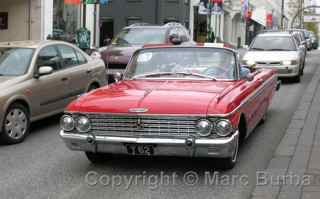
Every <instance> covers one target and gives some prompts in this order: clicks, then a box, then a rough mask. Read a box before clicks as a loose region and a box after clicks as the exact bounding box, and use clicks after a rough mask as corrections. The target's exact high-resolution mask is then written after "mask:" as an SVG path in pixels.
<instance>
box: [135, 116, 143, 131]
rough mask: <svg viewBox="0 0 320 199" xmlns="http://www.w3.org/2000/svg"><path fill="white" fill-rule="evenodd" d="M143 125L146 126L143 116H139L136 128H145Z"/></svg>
mask: <svg viewBox="0 0 320 199" xmlns="http://www.w3.org/2000/svg"><path fill="white" fill-rule="evenodd" d="M143 127H144V124H143V122H142V120H141V118H138V120H137V123H136V128H137V129H143Z"/></svg>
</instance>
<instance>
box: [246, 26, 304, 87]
mask: <svg viewBox="0 0 320 199" xmlns="http://www.w3.org/2000/svg"><path fill="white" fill-rule="evenodd" d="M243 62H244V64H247V65H250V66H253V67H255V68H273V69H276V70H277V71H278V76H279V77H289V78H293V79H294V80H295V81H296V82H299V81H300V77H301V76H302V75H303V70H304V63H305V58H304V47H301V46H299V44H298V43H297V42H296V40H295V39H294V38H293V35H292V34H290V33H288V32H270V33H262V34H258V35H257V36H256V38H255V39H254V40H253V41H252V43H251V45H250V47H249V49H248V51H247V53H246V54H245V55H244V57H243Z"/></svg>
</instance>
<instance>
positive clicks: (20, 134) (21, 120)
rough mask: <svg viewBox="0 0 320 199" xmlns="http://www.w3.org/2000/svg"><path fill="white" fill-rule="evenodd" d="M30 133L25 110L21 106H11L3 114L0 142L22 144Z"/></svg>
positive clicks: (27, 113)
mask: <svg viewBox="0 0 320 199" xmlns="http://www.w3.org/2000/svg"><path fill="white" fill-rule="evenodd" d="M29 131H30V119H29V112H28V110H27V108H26V107H25V106H23V105H21V104H13V105H11V106H10V107H9V108H8V111H7V112H6V114H5V117H4V120H3V124H2V132H1V133H0V142H2V143H5V144H18V143H21V142H23V140H24V139H25V138H26V136H27V135H28V133H29Z"/></svg>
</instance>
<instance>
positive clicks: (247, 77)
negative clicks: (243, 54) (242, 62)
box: [245, 73, 254, 82]
mask: <svg viewBox="0 0 320 199" xmlns="http://www.w3.org/2000/svg"><path fill="white" fill-rule="evenodd" d="M245 79H246V80H247V81H249V82H251V81H252V80H253V79H254V74H252V73H249V74H248V75H247V76H246V77H245Z"/></svg>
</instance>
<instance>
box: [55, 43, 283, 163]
mask: <svg viewBox="0 0 320 199" xmlns="http://www.w3.org/2000/svg"><path fill="white" fill-rule="evenodd" d="M211 46H212V45H210V44H209V45H207V44H205V45H203V46H201V45H198V46H180V47H178V46H169V45H168V46H163V45H162V46H148V47H146V48H143V49H140V50H137V51H136V52H135V53H134V55H133V57H132V59H131V61H130V63H129V64H128V67H127V69H126V72H125V73H124V75H123V78H122V79H121V80H120V81H119V82H117V83H114V84H112V85H110V86H108V87H103V88H100V89H97V90H95V91H93V92H91V93H89V94H86V95H84V96H82V97H80V98H79V99H77V100H76V101H73V102H72V103H71V104H70V105H69V106H68V107H67V109H66V111H65V115H64V116H63V117H62V118H61V128H62V130H61V131H60V136H61V137H62V139H63V140H64V142H65V143H66V145H67V146H68V147H69V149H71V150H79V151H84V152H85V154H86V155H87V157H88V159H89V160H90V161H92V162H93V163H96V162H99V161H102V160H104V158H106V157H108V155H110V154H124V155H132V156H140V155H142V156H186V157H210V158H218V161H217V162H216V161H214V162H215V163H216V164H217V165H215V166H217V167H218V166H219V167H220V168H221V169H230V168H232V167H233V166H234V165H235V164H236V162H237V159H238V153H239V152H238V149H239V142H240V141H243V140H244V139H245V138H247V137H248V136H249V134H250V133H251V132H252V131H253V129H254V128H255V127H256V126H257V125H258V123H259V122H260V121H263V120H264V119H265V116H266V113H267V110H268V106H269V104H270V102H271V99H272V97H273V95H274V92H275V90H276V88H277V87H278V86H279V85H278V84H277V77H276V71H275V70H270V69H259V70H256V71H253V72H252V73H251V72H250V70H249V69H247V68H244V67H241V66H240V63H239V59H238V56H237V54H236V52H235V51H234V50H232V49H227V48H216V47H211ZM277 85H278V86H277Z"/></svg>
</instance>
